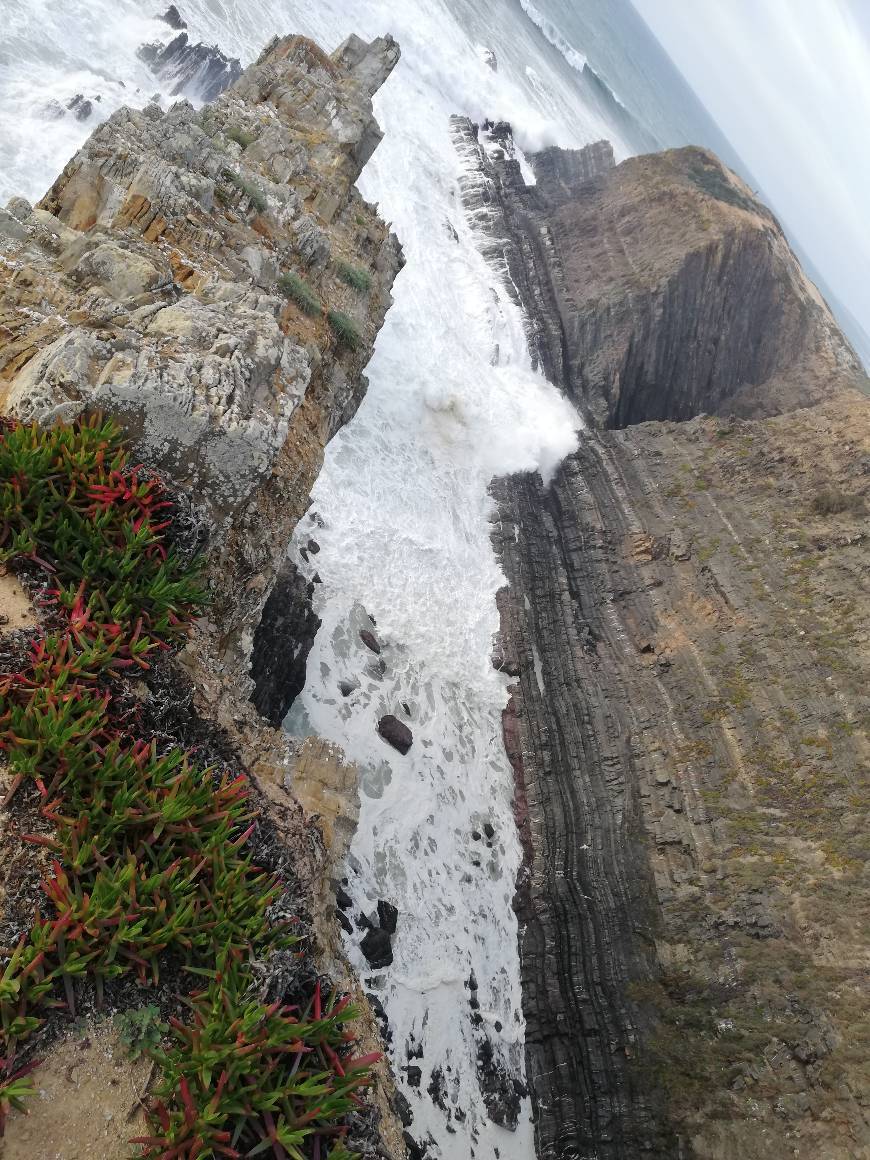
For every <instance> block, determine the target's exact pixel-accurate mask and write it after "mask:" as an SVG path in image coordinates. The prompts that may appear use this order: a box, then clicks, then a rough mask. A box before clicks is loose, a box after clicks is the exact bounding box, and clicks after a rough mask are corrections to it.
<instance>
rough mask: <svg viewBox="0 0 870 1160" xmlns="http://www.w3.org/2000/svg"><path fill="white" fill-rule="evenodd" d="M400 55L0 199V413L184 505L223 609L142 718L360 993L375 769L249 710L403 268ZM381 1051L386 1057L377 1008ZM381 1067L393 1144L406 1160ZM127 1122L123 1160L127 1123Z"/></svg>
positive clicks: (288, 80)
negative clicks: (269, 861) (344, 895)
mask: <svg viewBox="0 0 870 1160" xmlns="http://www.w3.org/2000/svg"><path fill="white" fill-rule="evenodd" d="M398 57H399V48H398V45H397V44H396V43H395V42H394V41H393V40H392V39H391V38H390V37H386V38H382V39H379V40H375V41H373V42H372V43H371V44H366V43H365V42H363V41H362V40H360V39H359V38H358V37H350V38H349V40H347V41H346V42H345V43H344V44H343V45H342V46H341V47H340V48H339V49H337V50H336V52H334V53H333V54H332V55H331V56H329V55H327V54H325V53H324V52H322V51H321V50H320V49H319V48H318V47H317V46H316V45H315V44H313V43H312V42H311V41H309V40H307V39H305V38H303V37H298V36H291V37H285V38H283V39H276V40H274V41H273V42H272V43H271V44H270V45H269V46H268V47H267V48H266V49H265V51H264V52H263V54H262V55H261V57H260V59H259V60H258V61H257V62H256V63H255V64H254V65H252V66H251V67H250V68H249V69H248V70H247V71H245V72H244V73H243V74H242V75H241V77H240V78H239V79H238V80H237V82H236V83H235V84H234V85H233V87H232V88H231V89H229V90H227V91H226V92H225V93H223V95H221V96H219V97H218V99H217V100H216V101H215V102H214V104H212V105H209V106H206V107H204V108H203V109H201V110H200V111H196V110H194V109H193V108H192V107H191V105H189V104H188V103H186V102H180V103H178V104H176V105H175V106H173V107H172V108H171V109H169V110H168V112H165V113H164V112H163V111H162V110H161V109H160V108H158V107H157V106H156V105H152V106H149V107H148V108H145V109H143V110H132V109H122V110H120V111H119V112H117V113H115V114H114V115H113V116H112V117H110V118H109V120H108V121H106V122H105V123H104V124H103V125H101V126H100V127H99V128H98V129H97V130H96V131H95V132H94V133H93V135H92V136H91V138H90V139H89V140H88V141H87V142H86V143H85V145H84V146H83V147H82V149H81V150H80V151H79V152H78V153H77V154H76V155H75V156H74V157H73V158H72V159H71V160H70V162H69V163H68V165H67V166H66V168H65V169H64V171H63V173H62V174H61V175H60V177H59V178H58V179H57V181H56V182H55V183H54V185H53V186H52V188H51V189H50V190H49V192H48V193H47V194H46V196H45V197H44V198H43V199H42V201H41V202H40V203H39V204H38V205H37V206H36V207H31V206H30V205H29V204H28V203H26V202H25V201H23V200H22V199H13V200H12V201H11V202H10V203H9V205H8V207H7V208H6V209H5V210H0V293H2V301H0V413H2V414H6V415H12V416H16V417H18V418H21V419H24V420H34V419H35V420H38V421H39V422H42V423H48V422H51V421H53V420H55V419H57V418H62V419H66V420H70V419H72V418H74V417H75V416H77V415H79V414H81V413H83V412H94V411H98V410H99V411H103V412H107V413H109V414H111V415H112V416H114V417H115V418H116V419H117V420H118V421H119V423H120V424H121V426H122V428H123V429H124V431H125V433H126V434H127V435H128V436H129V438H130V439H131V441H132V442H133V444H134V446H135V448H136V453H137V455H138V456H139V457H140V458H141V460H142V462H143V463H145V464H146V465H147V467H148V468H150V469H156V470H158V471H159V472H160V473H161V474H162V475H163V476H164V477H165V478H166V480H167V482H168V484H169V486H170V487H171V489H172V490H173V491H174V492H177V493H180V494H181V496H182V497H183V498H184V502H183V504H182V509H183V511H182V514H181V515H180V516H179V517H177V519H178V520H179V521H180V523H179V527H180V530H181V531H182V533H183V539H184V542H185V544H186V545H188V546H189V545H190V544H191V543H193V542H196V541H198V543H199V545H200V548H201V551H202V553H203V554H204V557H205V560H206V577H207V580H208V586H209V590H210V596H211V601H210V604H209V608H208V611H207V615H206V616H204V617H202V618H201V619H200V620H199V621H198V622H197V624H196V627H195V631H194V633H193V635H192V637H191V640H190V642H189V644H188V645H187V647H186V648H185V649H184V650H183V652H182V653H181V654H180V655H179V656H178V657H176V658H173V659H172V660H171V661H170V662H167V663H164V664H163V665H162V666H158V667H157V668H156V669H155V671H154V672H153V673H152V674H150V675H149V677H148V688H147V689H146V688H143V690H142V697H143V704H144V705H145V709H144V710H143V711H145V712H147V713H149V714H150V716H151V718H153V719H154V721H155V722H156V725H155V727H156V728H159V729H161V730H163V731H166V732H168V733H172V734H174V735H175V736H177V737H180V738H182V739H184V740H185V741H186V742H187V743H190V744H200V743H201V742H202V741H203V739H204V738H205V739H207V740H208V745H210V746H212V748H214V747H215V746H217V752H218V753H219V755H220V757H221V759H222V760H224V759H225V760H227V761H230V762H231V763H232V765H233V766H234V767H236V768H240V769H244V770H245V771H246V772H247V773H248V774H249V775H250V777H251V779H252V781H253V782H254V784H255V786H256V790H257V794H258V798H259V801H260V804H261V805H262V806H263V808H265V809H267V810H268V813H269V819H270V823H271V825H272V826H273V827H274V829H275V831H276V832H277V833H278V834H279V835H280V837H281V840H282V841H283V843H284V847H285V849H286V856H287V860H288V864H289V865H291V866H292V870H293V873H294V874H295V875H296V877H297V879H298V883H299V888H300V891H301V895H300V905H301V907H302V914H303V915H306V916H307V917H308V918H310V919H311V924H310V925H309V924H305V925H303V927H302V928H301V930H302V931H303V933H304V932H306V931H307V932H310V936H311V938H312V939H313V940H315V942H316V945H317V951H318V963H319V966H320V967H322V968H323V969H325V970H329V971H330V972H331V973H332V975H333V977H334V978H335V979H336V980H337V981H338V982H339V983H340V984H342V985H344V986H345V987H347V988H348V989H349V990H351V991H358V983H357V981H356V980H355V979H354V978H353V976H352V974H351V973H350V971H349V970H348V968H347V966H346V964H345V963H344V960H343V956H342V953H341V950H340V945H339V939H338V933H337V932H338V927H337V924H336V923H335V921H334V896H333V889H332V887H331V885H330V881H331V879H332V878H333V877H334V873H333V869H334V866H335V865H336V863H338V862H340V861H341V860H342V859H343V855H344V852H345V850H346V847H347V843H348V841H349V837H350V835H351V834H352V832H353V827H354V825H355V822H356V816H357V803H358V798H357V787H356V772H355V770H354V769H353V768H352V767H350V766H348V765H347V763H346V762H345V761H344V760H343V756H342V754H341V753H340V751H338V750H337V749H336V747H334V746H331V745H329V744H327V743H325V742H322V741H319V740H318V739H316V738H309V739H307V740H306V741H305V742H298V741H293V740H291V739H290V738H289V737H288V736H286V735H285V734H284V733H283V732H282V731H281V730H279V729H274V728H272V727H271V726H270V725H269V724H267V722H266V721H264V719H263V717H262V716H260V715H258V713H257V711H256V709H255V708H254V705H252V703H251V700H250V698H251V695H252V693H255V700H256V704H257V706H258V707H259V708H260V709H261V710H262V712H263V714H264V716H265V717H266V718H268V720H269V721H271V722H272V723H273V724H279V723H280V720H281V717H282V716H283V711H284V709H285V708H286V698H287V696H288V692H287V690H288V688H289V689H290V694H289V695H292V686H293V681H294V680H295V681H296V683H297V684H298V682H299V673H298V671H297V670H298V669H299V666H300V665H301V667H302V671H303V672H304V655H302V654H300V652H299V651H298V649H297V648H296V647H295V646H296V644H297V641H296V640H295V639H293V637H295V635H296V634H297V632H298V631H299V629H300V626H302V627H304V628H305V631H306V632H308V631H312V619H313V617H312V614H311V613H310V610H307V609H306V608H305V607H304V606H302V605H301V601H302V599H303V597H304V595H305V587H306V585H305V584H302V585H301V588H300V585H299V584H298V583H295V582H294V576H293V574H292V570H290V569H289V568H288V567H287V566H286V564H285V561H286V556H287V548H288V543H289V540H290V537H291V534H292V531H293V528H294V527H295V525H296V522H297V520H298V519H299V517H300V516H301V515H302V513H303V512H304V511H305V509H306V507H307V505H308V502H309V494H310V489H311V486H312V484H313V482H314V479H315V478H316V476H317V473H318V471H319V469H320V466H321V463H322V459H323V450H324V446H325V444H326V442H327V441H328V440H329V438H330V437H331V436H332V435H333V434H334V433H335V432H336V431H337V430H338V429H339V428H340V427H341V426H342V424H344V423H346V422H347V421H348V419H350V418H351V417H352V416H353V414H354V413H355V411H356V409H357V407H358V406H359V403H360V401H361V400H362V398H363V395H364V393H365V389H366V379H365V376H364V374H363V368H364V366H365V364H366V363H367V361H368V359H369V358H370V356H371V351H372V346H373V343H374V340H375V337H376V335H377V332H378V330H379V328H380V326H381V324H382V322H383V319H384V315H385V313H386V311H387V309H388V307H389V305H390V302H391V298H390V289H391V286H392V283H393V280H394V278H395V276H396V273H397V272H398V270H399V269H400V267H401V263H402V257H401V251H400V247H399V243H398V241H397V239H396V238H395V236H394V235H393V234H391V232H390V230H389V227H388V226H387V225H386V224H385V223H384V222H383V221H381V220H380V218H379V217H378V215H377V213H376V211H375V209H374V208H373V207H372V206H370V205H368V204H367V203H366V202H365V201H364V200H363V198H362V197H361V196H360V194H359V193H358V191H357V190H356V188H355V185H354V182H355V181H356V179H357V177H358V176H359V174H360V172H361V170H362V167H363V166H364V164H365V163H366V161H367V160H368V159H369V157H370V156H371V154H372V152H373V150H374V149H375V148H376V146H377V144H378V142H379V141H380V139H381V134H380V130H379V128H378V125H377V123H376V121H375V119H374V116H373V113H372V105H371V98H372V96H373V94H374V93H375V92H376V91H377V89H378V88H379V87H380V86H381V85H382V84H383V83H384V81H385V80H386V79H387V77H388V76H389V74H390V72H391V70H392V69H393V67H394V66H395V64H396V62H397V60H398ZM349 269H350V270H352V271H353V272H355V273H356V274H357V277H356V278H355V279H349V278H348V270H349ZM351 280H354V281H356V283H357V284H358V286H359V287H360V288H354V286H352V285H350V284H349V282H350V281H351ZM181 525H183V527H181ZM273 592H276V596H275V599H272V600H270V594H272V593H273ZM291 600H292V601H295V602H296V606H295V607H292V608H288V606H287V601H291ZM255 645H256V647H255ZM252 672H253V676H252V675H251V674H252ZM255 686H256V688H255ZM315 816H316V820H317V824H313V820H314V818H315ZM14 872H15V871H14V870H13V873H14ZM360 998H361V1001H362V1006H363V1008H364V1010H366V1011H368V1007H367V1004H366V1002H365V1000H364V998H363V997H362V996H360ZM362 1041H363V1043H364V1044H365V1043H367V1044H368V1046H369V1048H377V1047H378V1046H379V1039H378V1033H377V1030H376V1028H375V1024H374V1020H373V1019H372V1017H371V1014H370V1013H368V1016H367V1017H366V1018H364V1020H363V1026H362ZM382 1076H383V1080H384V1083H383V1088H382V1090H381V1091H380V1092H379V1096H378V1098H379V1099H380V1106H381V1111H382V1112H383V1117H384V1118H383V1120H382V1129H381V1133H382V1139H383V1146H384V1147H386V1148H387V1153H386V1154H389V1155H390V1156H391V1157H392V1156H395V1157H398V1156H401V1155H403V1154H404V1147H403V1145H402V1143H401V1138H400V1135H401V1129H400V1127H399V1125H398V1122H397V1121H395V1120H394V1119H393V1118H392V1114H391V1112H390V1109H389V1107H388V1106H387V1100H386V1097H385V1095H384V1093H385V1092H387V1091H388V1090H389V1087H390V1081H389V1078H388V1076H386V1073H385V1068H382ZM37 1078H38V1077H37ZM134 1112H135V1109H134ZM45 1113H46V1116H47V1117H48V1120H49V1121H50V1119H51V1116H50V1108H48V1109H45ZM28 1124H29V1128H28V1131H29V1132H30V1135H28V1133H27V1132H24V1131H23V1130H22V1131H21V1132H19V1133H18V1137H17V1138H18V1139H19V1141H20V1144H19V1146H20V1147H22V1148H24V1150H25V1153H26V1154H33V1153H32V1141H33V1140H35V1139H40V1138H41V1136H40V1134H41V1133H42V1134H43V1136H44V1138H46V1139H47V1138H49V1136H45V1133H54V1134H55V1135H56V1131H57V1125H56V1124H54V1123H53V1122H51V1123H47V1122H46V1119H45V1117H43V1118H42V1119H40V1118H39V1117H36V1118H34V1117H31V1118H30V1120H29V1121H28ZM107 1131H108V1129H107ZM112 1131H120V1133H121V1134H120V1136H119V1137H118V1139H117V1141H115V1143H116V1144H117V1148H116V1149H115V1151H116V1153H119V1152H120V1151H121V1150H122V1148H123V1146H124V1141H125V1140H126V1139H127V1137H128V1136H129V1135H130V1133H131V1129H130V1126H129V1123H125V1122H124V1120H123V1115H122V1116H121V1120H120V1123H119V1124H115V1126H114V1128H113V1129H112ZM55 1135H50V1138H51V1139H54V1138H55ZM112 1140H114V1137H111V1139H110V1144H111V1141H112ZM28 1149H31V1151H29V1152H28V1151H27V1150H28ZM369 1154H371V1155H374V1154H375V1152H374V1151H371V1150H370V1151H369V1152H366V1155H369ZM378 1154H379V1153H378Z"/></svg>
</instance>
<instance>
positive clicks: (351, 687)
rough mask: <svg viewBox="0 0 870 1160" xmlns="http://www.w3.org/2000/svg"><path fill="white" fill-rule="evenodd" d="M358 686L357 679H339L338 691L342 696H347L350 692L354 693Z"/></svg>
mask: <svg viewBox="0 0 870 1160" xmlns="http://www.w3.org/2000/svg"><path fill="white" fill-rule="evenodd" d="M358 688H359V681H339V682H338V691H339V693H341V695H342V697H349V696H350V695H351V693H355V692H356V691H357V689H358Z"/></svg>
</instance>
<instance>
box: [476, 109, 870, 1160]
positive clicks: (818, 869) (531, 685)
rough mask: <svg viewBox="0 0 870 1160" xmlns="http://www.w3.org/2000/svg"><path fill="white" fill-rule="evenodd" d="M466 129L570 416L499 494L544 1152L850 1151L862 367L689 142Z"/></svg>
mask: <svg viewBox="0 0 870 1160" xmlns="http://www.w3.org/2000/svg"><path fill="white" fill-rule="evenodd" d="M454 132H455V135H456V138H457V142H458V144H459V147H460V149H463V150H464V151H465V153H466V157H467V159H471V160H473V161H474V162H475V165H474V167H473V169H472V171H471V173H470V174H469V177H468V179H467V181H466V185H465V189H464V195H465V199H466V205H467V206H468V208H469V211H470V212H471V214H472V215H473V216H474V218H475V219H476V220H477V221H478V223H479V224H480V225H481V226H482V227H483V228H484V230H485V231H486V238H485V241H484V243H483V244H484V247H485V249H486V252H487V254H488V256H489V257H490V258H491V260H493V261H494V262H495V264H496V265H497V266H498V268H500V270H501V271H502V273H503V274H504V275H505V276H506V277H507V278H508V282H509V285H512V286H513V288H514V292H515V293H516V295H517V298H518V300H520V301H521V302H522V304H523V305H524V307H525V309H526V313H527V317H528V323H527V325H528V332H529V338H530V343H531V346H532V350H533V352H534V354H535V355H536V357H537V359H538V362H539V364H540V365H541V366H542V367H543V368H544V369H545V371H546V372H547V373H548V375H549V376H550V377H551V378H552V380H553V381H554V382H555V383H557V384H558V385H559V386H560V387H562V389H564V390H565V391H566V392H567V393H568V394H569V395H570V396H571V397H572V399H573V400H574V401H575V402H576V404H577V406H578V408H579V409H580V410H581V412H582V413H583V414H584V415H585V416H586V417H587V421H588V422H589V424H590V426H589V428H588V429H587V430H586V431H584V432H583V433H582V435H581V446H580V450H579V451H578V452H577V453H576V454H575V455H572V456H570V457H569V458H568V460H567V461H566V462H565V463H564V464H563V466H562V467H561V469H560V470H559V471H558V473H557V475H556V477H555V479H554V480H553V482H552V485H551V486H548V487H545V486H544V485H543V484H542V482H541V479H540V477H538V476H514V477H511V478H508V479H503V480H501V481H498V482H497V483H496V484H495V485H494V488H493V494H494V497H495V500H496V502H497V514H496V517H495V520H494V535H493V539H494V544H495V547H496V551H497V553H498V555H499V557H500V559H501V561H502V565H503V568H504V571H505V575H506V577H507V581H508V588H506V589H505V590H503V591H502V592H501V594H500V597H499V607H500V610H501V616H502V621H501V623H502V631H501V639H500V641H499V645H498V648H497V650H496V654H497V658H498V660H497V663H498V664H499V665H500V667H502V668H503V669H504V670H505V671H507V672H508V673H509V674H511V675H512V676H514V677H515V678H516V683H515V685H514V686H513V691H512V697H511V701H510V704H509V706H508V708H507V710H506V712H505V715H504V732H505V742H506V745H507V748H508V753H509V756H510V758H511V762H512V764H513V767H514V771H515V775H516V782H517V796H516V812H517V819H518V824H519V825H520V829H521V833H522V836H523V842H524V848H525V852H526V866H525V870H524V873H523V875H522V877H521V880H520V882H519V884H518V891H517V900H516V906H517V910H518V913H519V917H520V924H521V931H522V936H521V956H522V966H523V992H524V1007H525V1015H526V1022H527V1046H526V1058H527V1070H528V1081H529V1084H530V1088H531V1091H532V1098H533V1104H534V1110H535V1123H536V1139H537V1145H538V1155H539V1156H540V1157H542V1158H565V1160H568V1158H576V1157H579V1156H592V1155H594V1156H596V1157H599V1158H602V1160H603V1158H605V1157H608V1158H617V1157H619V1158H624V1160H629V1158H630V1160H636V1158H637V1157H640V1156H656V1157H689V1156H696V1157H699V1158H701V1157H703V1158H705V1160H712V1158H716V1160H733V1157H736V1156H741V1157H758V1158H759V1160H760V1158H761V1157H764V1158H766V1160H769V1158H771V1157H773V1158H779V1157H782V1158H785V1157H787V1156H788V1157H791V1156H807V1157H810V1156H825V1157H826V1158H828V1157H830V1158H832V1160H834V1158H836V1160H841V1158H842V1160H845V1158H846V1157H850V1158H857V1157H860V1156H865V1155H867V1154H870V1118H868V1106H870V1103H868V1096H870V1089H868V1073H867V1070H866V1060H867V1058H868V1048H870V1039H868V1036H870V1027H868V1024H867V1021H866V1014H865V1013H866V1009H867V986H866V984H867V966H868V959H867V947H868V945H870V943H868V935H870V912H868V910H867V906H866V898H867V861H866V859H867V850H866V841H865V837H864V835H865V834H866V828H867V820H868V790H867V775H868V736H867V726H868V723H870V717H868V709H870V699H868V694H867V689H868V687H870V686H868V672H867V669H868V660H870V653H868V627H870V625H868V611H870V609H868V601H867V596H866V585H865V582H864V579H863V578H864V576H865V575H866V570H867V545H868V542H870V541H868V525H867V506H866V496H867V492H868V471H870V460H868V450H870V404H868V401H867V399H866V397H865V396H864V395H862V394H860V393H859V392H858V391H856V390H854V389H853V385H854V384H860V383H861V380H862V378H863V376H862V374H861V371H860V368H859V365H858V363H857V360H856V359H855V357H854V355H853V353H852V351H851V349H850V348H849V346H848V344H847V343H846V341H845V339H843V337H842V335H841V334H840V333H839V331H838V330H837V328H836V325H835V323H834V321H833V319H832V317H831V315H830V313H829V312H828V310H827V307H826V306H825V304H824V303H823V302H822V301H821V300H820V298H819V296H818V294H817V292H816V291H815V289H814V288H813V287H812V285H811V284H810V283H809V282H808V281H807V279H806V278H805V277H804V275H803V274H802V272H801V270H800V268H799V266H798V263H797V261H796V259H795V258H794V256H793V255H792V254H791V252H790V251H789V249H788V246H787V244H786V242H785V239H784V238H783V236H782V234H781V231H780V230H779V228H778V226H777V225H776V222H775V221H774V219H773V217H772V216H771V215H770V213H769V212H768V211H767V210H765V209H764V207H762V206H760V205H759V203H758V202H757V201H756V200H755V198H754V197H753V196H752V194H751V192H750V191H749V190H747V189H746V187H745V186H743V184H742V183H741V182H740V181H739V180H738V179H736V178H735V177H734V176H733V175H732V174H730V173H729V172H728V171H727V170H726V169H724V167H722V166H721V165H720V164H719V163H718V161H716V159H715V158H713V157H712V156H711V155H709V154H707V153H704V152H702V151H699V150H694V149H691V150H681V151H678V152H675V153H668V154H664V155H660V156H656V157H643V158H635V159H632V160H631V161H628V162H625V163H624V164H622V165H620V166H617V167H613V165H612V156H611V155H610V154H609V151H608V150H607V149H606V148H604V147H603V146H599V147H595V148H593V149H591V150H589V151H581V153H580V154H571V153H569V154H566V155H565V156H563V157H560V156H559V155H558V151H555V153H554V151H552V150H550V151H547V153H545V154H543V155H541V156H540V157H533V158H531V159H530V161H531V164H532V165H533V167H534V169H535V173H536V175H537V178H538V184H537V186H534V187H529V188H527V187H526V186H525V184H524V182H523V181H522V178H521V175H520V173H519V166H518V165H517V163H516V161H515V160H513V159H512V158H511V146H510V135H509V129H508V128H507V127H505V126H490V127H489V128H488V130H486V131H485V132H484V134H483V135H482V136H481V137H478V133H477V130H476V127H474V126H472V125H470V123H468V122H456V123H455V125H454ZM584 154H585V156H584ZM703 412H707V413H708V414H707V415H704V414H703ZM764 416H768V417H764ZM645 419H659V420H666V421H662V422H640V423H638V420H645ZM674 420H680V421H674ZM608 427H609V428H619V429H618V430H612V429H611V430H606V429H604V428H608Z"/></svg>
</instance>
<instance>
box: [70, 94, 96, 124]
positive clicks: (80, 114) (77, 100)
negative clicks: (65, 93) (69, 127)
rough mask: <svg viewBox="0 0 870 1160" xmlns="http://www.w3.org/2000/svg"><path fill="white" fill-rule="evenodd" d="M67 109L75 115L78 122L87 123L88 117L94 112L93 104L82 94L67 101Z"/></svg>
mask: <svg viewBox="0 0 870 1160" xmlns="http://www.w3.org/2000/svg"><path fill="white" fill-rule="evenodd" d="M66 107H67V108H68V109H69V111H70V112H71V113H74V114H75V119H76V120H77V121H87V119H88V117H90V115H91V113H92V112H93V111H94V106H93V102H91V101H89V100H88V99H87V97H85V96H83V95H82V94H81V93H76V95H75V96H74V97H73V98H72V100H70V101H67V106H66Z"/></svg>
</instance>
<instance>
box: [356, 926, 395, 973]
mask: <svg viewBox="0 0 870 1160" xmlns="http://www.w3.org/2000/svg"><path fill="white" fill-rule="evenodd" d="M359 945H360V950H361V951H362V953H363V954H364V955H365V957H366V958H367V959H368V961H369V965H370V966H372V967H375V968H376V969H377V968H378V967H388V966H389V965H390V963H392V961H393V947H392V943H391V940H390V935H389V933H388V932H387V931H385V930H379V929H378V928H377V927H375V928H373V929H370V930H368V931H366V934H365V937H364V938H363V940H362V942H361V943H360V944H359Z"/></svg>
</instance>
